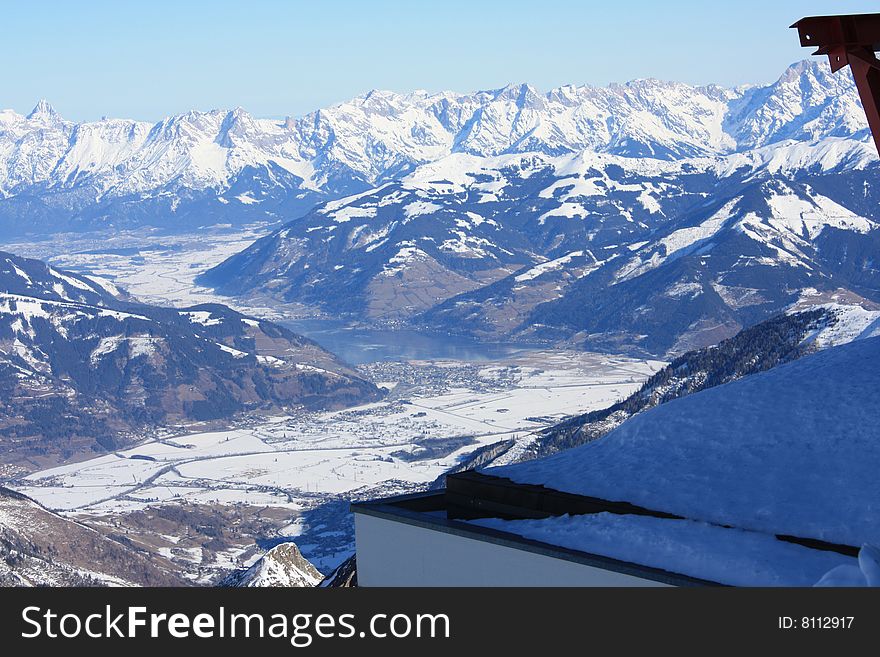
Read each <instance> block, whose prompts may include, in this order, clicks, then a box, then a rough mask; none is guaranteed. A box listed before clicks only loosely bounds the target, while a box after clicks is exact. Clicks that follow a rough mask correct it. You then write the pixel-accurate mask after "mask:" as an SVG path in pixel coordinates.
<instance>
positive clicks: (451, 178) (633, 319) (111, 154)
mask: <svg viewBox="0 0 880 657" xmlns="http://www.w3.org/2000/svg"><path fill="white" fill-rule="evenodd" d="M878 170H880V166H878V161H877V154H876V152H875V151H874V147H873V145H872V144H871V143H870V142H869V141H868V133H867V128H866V123H865V117H864V114H863V112H862V109H861V107H860V104H859V101H858V96H857V94H856V91H855V88H854V85H853V82H852V79H851V77H850V76H849V75H848V74H847V73H846V72H842V73H839V74H836V75H833V74H831V72H830V70H829V69H828V67H827V65H826V64H824V63H818V62H802V63H799V64H795V65H793V66H791V67H790V68H789V69H788V70H786V71H785V73H784V74H783V75H782V77H780V78H779V80H777V81H776V82H775V83H773V84H771V85H767V86H753V87H744V88H738V89H723V88H721V87H717V86H708V87H691V86H688V85H684V84H678V83H668V82H660V81H657V80H639V81H635V82H631V83H628V84H624V85H612V86H609V87H606V88H594V87H574V86H569V87H562V88H559V89H555V90H553V91H550V92H548V93H545V94H542V93H538V92H537V91H536V90H534V89H532V88H531V87H528V86H527V85H521V86H508V87H505V88H503V89H499V90H495V91H487V92H478V93H474V94H453V93H442V94H428V93H424V92H415V93H411V94H406V95H399V94H392V93H388V92H377V91H374V92H371V93H369V94H366V95H364V96H362V97H359V98H356V99H353V100H352V101H349V102H347V103H343V104H340V105H337V106H334V107H331V108H327V109H322V110H319V111H317V112H315V113H313V114H310V115H308V116H306V117H303V118H300V119H288V120H286V121H272V120H263V119H254V118H252V117H250V116H248V115H247V114H246V113H245V112H244V111H243V110H240V109H239V110H234V111H231V112H225V111H214V112H207V113H197V112H190V113H188V114H185V115H181V116H177V117H172V118H169V119H166V120H164V121H162V122H160V123H158V124H156V125H153V126H151V125H147V124H142V123H137V122H133V121H101V122H96V123H87V124H79V125H75V124H72V123H69V122H65V121H64V120H63V119H61V118H60V117H59V116H58V115H57V114H56V113H55V112H54V110H52V108H51V107H49V106H48V105H47V104H45V103H40V104H39V105H38V106H37V107H36V108H35V109H34V112H32V114H31V115H30V116H29V117H22V116H19V115H17V114H14V113H10V112H6V113H4V114H2V115H0V196H2V198H0V234H2V233H3V232H4V231H5V232H6V233H9V232H16V231H17V232H27V231H30V232H36V233H39V232H44V231H47V230H50V231H57V230H62V229H65V230H66V229H70V228H73V227H79V228H93V227H96V226H104V227H108V226H113V227H121V226H127V225H135V224H142V223H151V224H159V225H164V226H166V227H168V226H174V227H176V228H179V229H186V228H187V227H192V226H199V225H204V224H211V223H224V222H225V223H229V222H233V223H234V222H247V221H256V220H261V221H274V222H279V221H281V220H287V222H286V223H284V224H283V225H282V227H281V228H279V229H278V230H276V231H275V232H274V233H272V234H270V235H268V236H266V237H265V238H263V239H261V240H259V241H257V242H256V243H255V244H253V245H252V246H251V247H250V248H248V249H246V250H245V251H243V252H242V253H240V254H238V255H236V256H233V257H232V258H230V259H229V260H227V261H226V262H224V263H222V264H220V265H219V266H218V267H216V268H214V269H213V270H211V271H209V272H208V273H207V274H206V275H204V276H203V277H202V278H201V279H200V282H202V283H204V284H207V285H210V286H212V287H214V288H216V289H217V290H219V291H220V292H223V293H227V294H233V295H238V294H253V293H257V294H261V295H268V296H270V297H275V298H280V299H283V300H285V301H296V302H299V303H305V304H311V305H315V306H319V307H321V308H322V309H323V310H327V311H330V312H331V313H332V314H335V315H348V316H350V317H354V318H356V319H359V320H368V321H373V322H401V321H403V322H415V323H417V324H419V325H422V326H428V327H431V328H435V329H440V330H443V331H456V332H462V333H468V334H472V335H477V336H480V337H485V338H489V339H511V338H513V339H530V340H532V339H537V340H542V341H551V342H568V343H571V344H575V345H577V346H584V347H587V348H598V349H615V350H617V349H621V348H624V349H629V350H638V351H641V352H643V353H652V354H661V353H670V352H672V353H683V352H685V351H687V350H689V349H692V348H697V347H701V346H704V345H708V344H714V343H716V342H718V341H719V340H721V339H723V338H725V337H729V336H731V335H733V334H735V333H736V332H737V331H738V330H739V329H740V328H742V327H743V326H748V325H751V324H754V323H755V322H757V321H760V320H762V319H766V318H767V317H770V316H772V315H774V314H777V313H779V312H782V311H784V310H785V309H786V308H788V307H790V306H791V305H792V304H795V303H798V302H799V300H800V299H801V298H802V297H803V295H804V294H805V293H806V292H807V291H810V290H813V291H818V292H819V293H830V292H832V291H839V290H844V291H845V292H846V293H851V294H853V295H856V296H860V297H864V298H866V299H868V300H873V301H880V296H878V295H880V293H878V292H877V290H878V289H880V269H878V267H877V265H876V258H875V257H874V256H873V255H872V254H874V253H876V252H877V248H878V246H880V229H878V226H880V211H878V208H880V203H878V201H880V188H878V187H877V185H875V184H874V182H875V181H876V175H877V171H878ZM316 204H317V205H316Z"/></svg>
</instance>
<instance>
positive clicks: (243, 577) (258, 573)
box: [221, 542, 324, 587]
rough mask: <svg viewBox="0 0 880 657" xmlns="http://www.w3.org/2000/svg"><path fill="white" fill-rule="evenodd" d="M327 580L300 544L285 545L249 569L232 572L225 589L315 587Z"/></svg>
mask: <svg viewBox="0 0 880 657" xmlns="http://www.w3.org/2000/svg"><path fill="white" fill-rule="evenodd" d="M322 579H324V577H323V575H321V573H320V572H318V570H317V568H315V567H314V566H313V565H312V564H311V563H310V562H309V561H308V559H306V558H305V557H304V556H303V555H302V553H301V552H300V551H299V548H298V547H297V546H296V543H292V542H290V543H281V544H279V545H276V546H275V547H273V548H272V549H271V550H269V551H268V552H267V553H266V554H264V555H263V556H262V557H261V558H260V559H259V560H257V562H256V563H254V565H253V566H251V567H250V568H248V569H247V570H243V571H238V572H235V573H232V574H231V575H230V576H229V577H227V578H226V579H225V580H224V581H223V582H222V583H221V586H235V587H263V586H284V587H312V586H317V585H318V584H320V582H321V580H322Z"/></svg>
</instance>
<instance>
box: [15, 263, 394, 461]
mask: <svg viewBox="0 0 880 657" xmlns="http://www.w3.org/2000/svg"><path fill="white" fill-rule="evenodd" d="M103 285H106V284H99V283H95V282H92V281H90V280H89V279H86V278H84V277H81V276H76V275H73V274H68V273H66V272H62V271H59V270H56V269H54V268H51V267H48V266H46V265H44V264H43V263H40V262H38V261H34V260H28V259H24V258H18V257H16V256H13V255H11V254H8V253H2V252H0V286H2V287H0V390H2V392H3V394H2V397H0V409H2V412H0V417H2V421H0V451H2V452H3V453H4V454H5V457H6V460H7V461H10V460H12V459H22V458H27V459H35V458H36V459H39V458H42V457H44V456H47V455H54V456H59V455H60V456H61V457H63V458H66V457H69V456H71V455H72V454H73V453H75V452H77V451H79V450H89V449H97V450H101V449H115V446H116V445H117V444H121V443H125V442H127V441H129V440H131V439H132V438H133V437H134V436H136V435H137V432H138V431H141V430H143V429H145V428H148V427H155V426H157V425H167V424H169V423H176V422H178V423H179V422H192V421H207V420H215V419H219V418H229V417H230V416H232V415H233V414H234V413H237V412H240V411H245V410H256V409H259V408H271V407H278V408H281V407H286V406H292V405H307V406H330V407H333V406H344V405H346V404H349V403H353V402H358V401H363V400H372V399H377V398H378V397H379V396H380V393H379V391H378V390H377V389H376V388H375V387H374V386H373V385H371V384H369V383H368V382H366V381H365V380H363V379H362V378H361V377H360V376H358V375H357V373H356V372H354V371H352V370H351V369H349V368H348V367H347V366H345V365H344V364H342V363H340V362H339V361H338V360H337V359H336V358H335V357H334V356H333V355H332V354H329V353H328V352H326V351H324V350H323V349H321V348H320V347H319V346H318V345H316V344H315V343H313V342H311V341H310V340H307V339H306V338H303V337H301V336H298V335H296V334H294V333H292V332H290V331H288V330H287V329H284V328H282V327H280V326H278V325H275V324H272V323H271V322H267V321H258V320H255V319H251V318H248V317H245V316H244V315H241V314H239V313H236V312H234V311H232V310H230V309H229V308H226V307H225V306H220V305H216V304H215V305H201V306H195V307H192V308H182V309H171V308H160V307H155V306H148V305H144V304H139V303H132V302H129V301H125V300H124V299H121V298H120V295H119V293H118V291H116V290H113V289H112V288H109V287H108V288H107V289H105V288H104V287H103ZM60 415H63V416H65V418H66V420H65V422H63V423H59V422H58V421H57V420H58V417H59V416H60Z"/></svg>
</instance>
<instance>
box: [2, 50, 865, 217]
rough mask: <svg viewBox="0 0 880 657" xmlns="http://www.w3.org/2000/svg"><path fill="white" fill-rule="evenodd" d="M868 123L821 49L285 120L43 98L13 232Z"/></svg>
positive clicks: (265, 213) (13, 157)
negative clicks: (765, 68)
mask: <svg viewBox="0 0 880 657" xmlns="http://www.w3.org/2000/svg"><path fill="white" fill-rule="evenodd" d="M866 134H867V128H866V124H865V120H864V116H863V114H862V111H861V109H860V107H859V103H858V100H857V96H856V94H855V91H854V86H853V83H852V80H851V79H850V78H849V77H848V76H845V75H837V76H833V75H831V73H830V71H829V69H828V68H827V66H825V65H824V64H818V63H815V62H802V63H799V64H796V65H794V66H792V67H791V68H790V69H788V70H787V71H786V72H785V74H784V75H783V76H782V77H781V78H780V79H779V80H778V81H777V82H776V83H774V84H771V85H768V86H753V87H743V88H737V89H724V88H721V87H718V86H706V87H693V86H688V85H685V84H680V83H673V82H662V81H659V80H652V79H649V80H637V81H634V82H630V83H627V84H622V85H611V86H609V87H602V88H597V87H590V86H564V87H560V88H558V89H553V90H551V91H549V92H546V93H540V92H538V91H537V90H536V89H534V88H532V87H530V86H528V85H525V84H522V85H509V86H507V87H504V88H502V89H495V90H491V91H479V92H475V93H466V94H462V93H452V92H443V93H427V92H413V93H408V94H396V93H392V92H386V91H371V92H369V93H367V94H364V95H362V96H359V97H357V98H354V99H352V100H350V101H348V102H345V103H342V104H339V105H335V106H333V107H329V108H325V109H321V110H318V111H316V112H313V113H311V114H308V115H306V116H304V117H300V118H288V119H286V120H284V121H278V120H269V119H259V118H254V117H252V116H250V115H249V114H248V113H247V112H245V111H244V110H243V109H241V108H237V109H234V110H212V111H208V112H200V111H191V112H188V113H186V114H181V115H177V116H172V117H168V118H166V119H164V120H162V121H160V122H158V123H155V124H151V123H146V122H141V121H135V120H128V119H102V120H101V121H95V122H86V123H74V122H71V121H67V120H65V119H64V118H62V116H61V115H59V113H58V112H56V111H55V110H54V109H53V108H52V106H51V105H50V104H49V103H47V102H46V101H40V102H39V103H38V104H37V105H36V107H34V109H33V111H32V112H31V113H30V114H28V115H27V116H22V115H20V114H18V113H16V112H14V111H11V110H5V111H0V234H3V233H7V234H10V233H13V234H21V233H28V232H45V231H58V230H65V229H69V228H94V227H100V226H106V225H111V226H114V227H118V226H122V225H132V224H141V223H149V224H160V225H164V226H172V227H180V228H184V227H190V226H197V225H203V224H207V223H220V222H230V221H232V222H243V221H249V220H254V219H264V220H265V219H268V220H273V221H277V220H290V219H294V218H296V217H297V216H298V215H299V214H301V213H303V212H304V211H306V210H307V209H309V208H310V207H311V206H312V205H314V204H315V203H317V202H320V201H323V200H327V199H332V198H338V197H340V196H343V195H345V194H347V193H355V192H359V191H364V190H367V189H369V188H371V187H373V186H376V185H379V184H382V183H383V182H387V181H390V180H396V179H399V178H400V177H402V176H403V175H406V174H407V173H409V172H411V171H412V170H413V169H414V168H415V167H416V166H418V165H420V164H425V163H428V162H434V161H437V160H440V159H442V158H444V157H446V156H449V155H451V154H455V153H460V154H467V155H471V156H478V157H489V156H498V155H505V154H511V153H531V152H537V153H543V154H545V155H562V154H566V153H578V152H582V151H590V152H597V153H610V154H614V155H619V156H625V157H649V158H655V159H661V160H675V159H681V158H683V157H696V156H715V155H723V154H729V153H733V152H743V151H748V150H751V149H754V148H757V147H761V146H765V145H768V144H773V143H779V142H781V141H784V140H788V139H796V140H814V139H818V138H822V137H828V136H838V137H855V138H857V139H858V138H861V137H863V136H864V135H866Z"/></svg>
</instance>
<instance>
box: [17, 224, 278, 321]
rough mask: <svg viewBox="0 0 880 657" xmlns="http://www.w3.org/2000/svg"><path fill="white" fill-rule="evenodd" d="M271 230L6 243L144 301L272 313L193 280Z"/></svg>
mask: <svg viewBox="0 0 880 657" xmlns="http://www.w3.org/2000/svg"><path fill="white" fill-rule="evenodd" d="M268 230H269V228H268V227H267V225H266V224H254V225H250V226H243V227H237V228H232V227H223V226H212V227H210V228H206V229H204V230H202V231H198V232H195V233H186V234H179V235H172V234H163V233H158V232H156V231H153V230H151V229H140V230H136V231H119V232H116V233H113V234H112V235H104V234H102V233H84V234H78V235H72V234H62V235H59V236H56V237H54V238H52V239H47V240H45V241H41V242H21V243H13V244H9V245H6V246H4V248H5V249H7V250H9V251H11V252H12V253H15V254H16V255H20V256H25V257H31V258H39V259H41V260H46V261H48V262H50V263H51V264H52V265H54V266H56V267H60V268H63V269H69V270H73V271H76V272H78V273H82V274H86V275H89V276H95V277H99V279H100V280H105V281H110V282H112V283H113V284H115V285H116V286H117V287H119V288H122V289H123V290H125V291H126V292H128V293H129V294H131V295H132V296H134V297H136V298H137V299H138V300H140V301H143V302H144V303H152V304H156V305H170V306H177V307H183V306H192V305H196V304H200V303H223V304H226V305H228V306H231V307H233V308H235V309H236V310H240V311H242V312H247V313H250V314H256V315H260V316H265V317H268V316H272V315H277V312H276V313H273V312H272V311H271V310H270V309H269V308H266V307H262V306H260V305H259V304H256V305H254V306H253V307H251V306H248V305H242V304H241V303H240V302H239V303H237V302H236V300H234V299H231V298H229V297H221V296H218V295H216V294H214V293H213V291H212V290H210V289H208V288H205V287H201V286H199V285H196V284H195V282H194V281H195V278H196V277H197V276H198V275H199V274H201V273H202V272H204V271H206V270H208V269H210V268H211V267H213V266H215V265H217V264H219V263H221V262H223V260H225V259H226V258H228V257H229V256H231V255H234V254H235V253H238V252H239V251H241V250H242V249H244V248H246V247H248V246H250V245H251V244H252V243H253V242H254V240H256V239H257V238H259V237H262V236H263V235H264V234H266V232H268Z"/></svg>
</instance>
